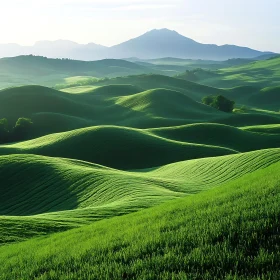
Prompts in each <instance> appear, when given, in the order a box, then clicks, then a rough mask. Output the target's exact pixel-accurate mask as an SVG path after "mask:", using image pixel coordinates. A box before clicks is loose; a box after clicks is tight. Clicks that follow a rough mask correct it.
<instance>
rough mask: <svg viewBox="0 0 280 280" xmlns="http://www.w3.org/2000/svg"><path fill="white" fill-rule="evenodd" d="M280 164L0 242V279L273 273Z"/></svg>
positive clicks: (278, 260) (278, 257)
mask: <svg viewBox="0 0 280 280" xmlns="http://www.w3.org/2000/svg"><path fill="white" fill-rule="evenodd" d="M279 168H280V164H279V163H277V164H275V165H272V166H270V167H268V168H266V169H263V170H259V171H256V172H255V173H252V174H248V175H246V176H244V177H242V178H240V179H238V180H236V181H233V182H231V183H228V184H227V185H225V186H223V187H219V188H216V189H214V190H211V191H208V192H204V193H201V194H198V195H196V196H192V197H188V198H184V199H179V200H176V201H172V202H169V203H166V204H163V205H161V206H158V207H156V208H151V209H148V210H144V211H142V212H138V213H135V214H130V215H127V216H123V217H117V218H113V219H110V220H104V221H100V222H97V223H95V224H93V225H90V226H85V227H82V228H79V229H74V230H70V231H68V232H64V233H59V234H54V235H53V236H51V237H49V238H40V239H34V240H30V241H27V242H23V243H20V244H14V245H8V246H3V247H1V248H0V262H1V267H0V278H1V279H7V280H8V279H279V277H280V274H279V270H278V268H279V265H280V251H279V242H280V235H279V216H280V209H279V207H278V204H279V199H280V186H279V180H280V173H279Z"/></svg>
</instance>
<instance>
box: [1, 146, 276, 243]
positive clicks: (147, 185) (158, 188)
mask: <svg viewBox="0 0 280 280" xmlns="http://www.w3.org/2000/svg"><path fill="white" fill-rule="evenodd" d="M279 160H280V150H279V149H268V150H261V151H254V152H250V153H244V154H237V155H229V156H223V157H212V158H205V159H197V160H190V161H182V162H176V163H173V164H170V165H165V166H160V167H156V168H152V169H145V170H134V171H133V172H132V171H120V170H117V169H111V168H108V167H104V166H100V165H96V164H91V163H88V162H83V161H78V160H72V159H62V158H54V157H52V158H50V157H44V156H36V155H26V154H23V155H16V154H14V155H8V156H0V175H1V178H2V185H1V188H0V189H1V193H2V195H1V197H0V224H1V230H0V233H1V238H0V243H3V242H4V243H7V242H12V241H20V240H22V239H26V238H31V237H32V236H36V235H42V234H43V235H44V234H48V233H51V232H56V231H62V230H66V229H69V228H73V227H77V226H81V225H84V224H85V223H89V222H90V221H95V220H100V219H104V218H108V217H114V216H117V215H123V214H127V213H130V212H135V211H137V210H140V209H143V208H147V207H151V206H153V205H158V204H160V203H162V202H165V201H167V200H171V199H175V198H179V197H182V196H186V195H194V194H196V193H199V192H201V191H205V190H208V189H210V188H213V187H216V186H219V185H220V184H223V183H225V182H229V181H232V180H234V179H237V178H240V177H242V176H244V175H245V174H248V173H252V172H254V171H256V170H259V169H262V168H265V167H267V166H269V165H271V164H273V163H276V162H278V161H279ZM18 227H19V228H22V227H24V230H23V231H17V228H18Z"/></svg>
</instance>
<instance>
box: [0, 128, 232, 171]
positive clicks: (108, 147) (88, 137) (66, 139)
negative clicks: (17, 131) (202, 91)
mask: <svg viewBox="0 0 280 280" xmlns="http://www.w3.org/2000/svg"><path fill="white" fill-rule="evenodd" d="M20 153H25V154H26V153H29V154H38V155H45V156H52V157H65V158H72V159H80V160H85V161H89V162H94V163H98V164H102V165H105V166H109V167H114V168H119V169H137V168H147V167H154V166H159V165H163V164H167V163H171V162H176V161H180V160H187V159H194V158H200V157H209V156H219V155H226V154H232V153H236V151H235V150H232V149H228V148H222V147H219V146H209V145H200V144H196V143H188V142H179V141H175V140H171V139H167V138H163V137H159V136H156V135H154V134H151V133H149V132H146V131H143V130H138V129H132V128H125V127H115V126H97V127H89V128H83V129H78V130H73V131H70V132H64V133H58V134H51V135H47V136H44V137H40V138H36V139H34V140H29V141H25V142H20V143H15V144H9V145H0V154H1V155H6V154H20Z"/></svg>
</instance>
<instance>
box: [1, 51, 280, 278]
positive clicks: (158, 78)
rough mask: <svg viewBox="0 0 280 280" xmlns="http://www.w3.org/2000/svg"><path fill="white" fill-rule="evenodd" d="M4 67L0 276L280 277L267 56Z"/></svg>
mask: <svg viewBox="0 0 280 280" xmlns="http://www.w3.org/2000/svg"><path fill="white" fill-rule="evenodd" d="M11 61H12V62H13V63H11ZM24 65H25V66H26V65H28V67H30V71H29V72H28V73H26V74H25V73H24V71H22V70H20V69H22V67H24ZM31 66H32V67H31ZM5 69H6V70H5ZM15 69H18V70H15ZM38 69H41V72H38ZM9 71H10V73H13V75H14V78H13V77H12V76H10V74H9ZM32 71H33V72H32ZM2 72H3V73H5V75H7V76H9V77H10V79H11V80H13V81H14V82H11V83H10V82H9V81H7V82H5V81H4V80H2V78H1V79H0V87H1V88H2V89H1V90H0V119H1V121H0V193H1V195H0V263H1V265H0V279H1V280H2V279H3V280H10V279H11V280H15V279H16V280H17V279H19V280H20V279H22V280H25V279H41V280H43V279H46V280H48V279H182V280H183V279H197V280H199V279H205V280H206V279H228V280H229V279H232V280H233V279H259V280H267V279H271V280H274V279H279V278H280V273H279V266H280V253H279V252H280V248H279V244H280V234H279V222H280V221H279V217H280V210H279V199H280V184H279V182H280V172H279V171H280V84H279V78H280V76H279V75H280V59H279V58H277V57H276V58H270V59H268V60H259V61H251V60H250V61H246V60H229V61H226V62H217V61H216V62H215V61H212V62H211V61H192V60H183V59H173V58H164V59H154V60H145V61H132V62H129V61H124V60H104V61H96V62H82V61H80V62H79V61H70V60H54V59H53V60H49V59H47V58H40V57H33V56H29V57H28V56H27V57H18V58H14V59H2V60H0V73H2ZM167 72H168V74H167ZM39 74H40V75H41V78H39ZM28 75H29V76H28ZM27 76H28V77H27ZM1 77H2V76H1ZM3 77H4V76H3ZM16 78H17V79H16ZM36 79H37V80H36ZM46 79H48V80H46ZM2 81H3V83H2ZM210 95H222V96H224V97H226V98H228V99H230V100H233V101H234V102H235V106H234V110H233V111H232V112H230V113H226V112H223V111H221V110H218V109H216V108H214V107H211V106H208V105H205V104H204V103H203V102H202V99H203V98H204V97H206V96H210ZM20 118H25V119H24V120H28V121H27V122H25V123H24V122H23V124H22V126H20V125H19V124H18V121H17V120H18V119H20ZM4 119H5V120H4ZM17 124H18V127H17ZM24 124H25V125H26V124H28V126H27V125H26V126H24ZM16 129H17V130H16ZM15 131H17V133H18V134H15ZM4 134H5V137H4V136H3V135H4ZM14 135H16V136H17V137H18V138H15V136H14Z"/></svg>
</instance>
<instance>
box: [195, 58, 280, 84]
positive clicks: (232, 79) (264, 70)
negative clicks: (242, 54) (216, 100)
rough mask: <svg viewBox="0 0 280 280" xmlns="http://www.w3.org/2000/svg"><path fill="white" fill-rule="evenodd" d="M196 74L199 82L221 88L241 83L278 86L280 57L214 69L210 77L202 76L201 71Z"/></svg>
mask: <svg viewBox="0 0 280 280" xmlns="http://www.w3.org/2000/svg"><path fill="white" fill-rule="evenodd" d="M201 73H203V72H201ZM196 75H197V77H198V79H199V83H203V84H205V85H210V86H214V87H220V88H230V87H235V86H240V85H250V86H252V85H253V86H259V87H261V88H263V87H268V86H278V85H279V78H280V57H279V56H278V57H275V58H270V59H267V60H262V61H255V62H251V63H249V64H245V65H238V66H233V67H229V68H224V69H220V70H217V71H214V72H213V75H212V76H209V77H202V76H200V73H197V74H196Z"/></svg>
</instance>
